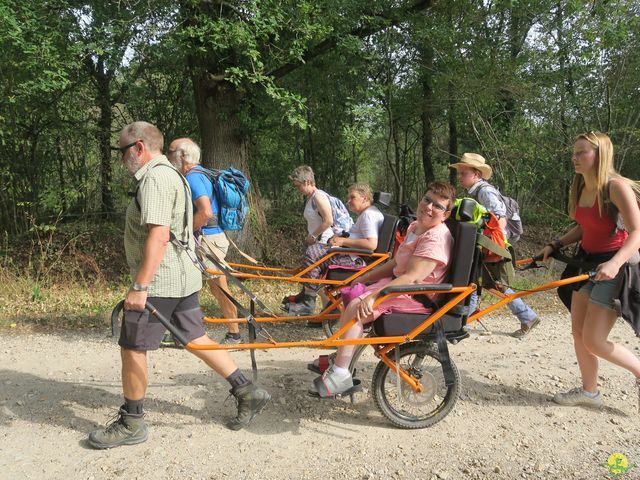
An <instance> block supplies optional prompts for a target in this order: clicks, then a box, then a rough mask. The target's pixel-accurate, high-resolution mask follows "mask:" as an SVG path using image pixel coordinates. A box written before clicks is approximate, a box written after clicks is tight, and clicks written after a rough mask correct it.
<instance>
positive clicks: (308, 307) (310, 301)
mask: <svg viewBox="0 0 640 480" xmlns="http://www.w3.org/2000/svg"><path fill="white" fill-rule="evenodd" d="M314 313H316V295H307V294H305V295H304V296H303V299H302V301H301V302H298V303H290V304H289V315H291V316H293V317H303V316H307V315H313V314H314Z"/></svg>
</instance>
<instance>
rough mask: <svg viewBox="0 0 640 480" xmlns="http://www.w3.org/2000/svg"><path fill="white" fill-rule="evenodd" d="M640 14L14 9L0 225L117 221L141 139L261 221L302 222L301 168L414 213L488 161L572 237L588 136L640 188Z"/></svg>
mask: <svg viewBox="0 0 640 480" xmlns="http://www.w3.org/2000/svg"><path fill="white" fill-rule="evenodd" d="M638 10H640V6H638V4H637V3H634V2H627V1H623V0H610V1H608V2H600V1H595V2H594V1H589V2H586V1H576V0H556V1H553V2H551V1H548V0H526V1H520V2H512V1H493V2H470V1H468V0H453V1H447V2H442V1H427V0H422V1H421V0H397V1H394V2H388V1H377V0H374V1H371V0H367V1H364V0H321V1H306V0H302V1H257V0H253V1H235V0H232V1H228V2H220V1H204V0H182V1H180V2H178V3H175V2H165V1H162V0H161V1H158V2H138V1H133V0H132V1H123V0H118V1H109V0H107V1H101V2H95V1H84V2H80V1H72V0H43V1H42V2H19V1H16V0H0V44H1V45H2V51H1V52H0V56H1V62H0V68H1V69H2V72H1V73H2V74H1V75H0V88H1V91H2V94H3V95H2V97H1V98H0V102H1V108H0V178H1V179H2V184H3V185H4V186H5V188H3V189H2V190H0V224H1V226H2V229H3V230H4V231H6V232H8V233H20V232H23V231H25V230H27V229H28V228H29V225H30V222H31V221H36V222H41V221H46V219H47V218H50V217H51V216H57V215H59V214H60V213H61V214H62V215H63V216H67V217H73V216H75V215H83V216H87V215H113V214H114V213H116V212H118V211H121V210H122V207H123V204H124V202H125V201H126V191H127V190H128V188H129V183H128V182H129V181H130V180H129V177H128V175H126V173H125V172H124V170H123V169H121V167H120V165H119V164H118V162H117V159H116V157H115V155H113V153H112V151H111V150H110V146H112V145H114V144H115V142H116V138H117V133H118V131H119V129H120V128H122V126H124V125H125V124H127V123H129V122H130V121H132V120H147V121H150V122H152V123H155V124H156V125H158V126H159V127H160V129H161V130H162V131H163V132H164V133H165V135H166V138H167V141H169V140H170V139H171V138H174V137H176V136H185V135H187V136H191V137H193V138H194V139H195V140H196V141H198V142H199V143H201V145H202V146H203V150H204V153H205V163H207V164H208V165H211V166H216V167H226V166H229V165H233V166H236V167H240V168H242V169H243V170H246V171H247V172H248V173H249V174H250V176H251V178H252V181H253V185H254V186H255V189H254V195H255V197H256V198H255V199H254V205H255V206H256V208H257V209H258V210H260V211H278V210H279V211H282V212H289V211H290V208H291V206H292V205H294V204H296V203H297V202H298V200H297V197H296V195H295V194H294V192H293V190H292V189H291V188H290V187H289V186H288V185H287V181H286V178H287V177H286V175H287V173H288V172H289V171H290V170H292V169H293V168H294V167H295V166H297V165H300V164H303V163H304V164H309V165H311V166H312V167H313V168H314V170H315V171H316V175H317V179H318V183H319V184H320V185H321V186H322V187H323V188H325V189H327V190H329V191H331V192H332V193H333V194H334V195H337V196H344V194H345V193H346V187H347V186H348V185H349V184H350V183H352V182H354V181H365V182H369V183H370V184H371V185H372V186H373V187H374V188H375V189H382V190H387V191H390V192H392V193H393V195H394V198H395V199H396V200H397V201H398V202H409V203H411V202H412V201H415V200H416V199H417V198H419V196H420V195H421V194H422V193H423V191H424V189H425V186H426V182H428V181H430V180H433V179H448V178H451V177H450V169H449V168H448V165H449V164H450V163H451V162H452V161H455V159H456V158H458V157H459V156H460V155H461V154H462V153H464V152H465V151H475V152H478V153H481V154H483V155H484V156H485V157H486V158H487V160H488V161H489V163H490V164H491V165H492V166H493V167H494V171H495V172H496V177H495V178H496V183H497V184H498V185H499V186H500V187H501V188H502V189H503V191H505V192H507V193H508V194H509V195H511V196H514V197H516V198H517V199H518V200H519V201H520V204H521V206H522V207H523V211H524V214H525V218H529V219H534V217H535V216H536V215H540V216H545V217H547V216H549V215H551V216H555V217H557V218H562V216H563V215H564V211H565V210H566V208H565V207H566V196H567V191H568V185H569V182H570V180H571V178H572V175H573V173H572V168H571V162H570V148H571V143H572V139H573V138H574V137H575V135H576V134H578V133H580V132H583V131H589V130H600V131H604V132H607V133H608V134H609V135H610V136H611V137H612V139H613V141H614V145H615V146H616V165H617V167H618V168H619V169H621V171H622V173H623V174H625V175H627V176H630V177H632V178H638V177H639V176H640V175H639V174H640V163H639V162H638V161H637V160H636V157H637V156H638V153H639V150H640V126H639V121H640V113H638V110H637V108H636V107H635V105H637V103H638V100H640V99H639V98H638V97H639V96H640V91H639V90H638V88H637V80H636V79H637V78H638V76H639V73H640V48H638V47H640V45H639V43H640V26H639V25H640V15H639V13H640V12H639V11H638ZM258 223H259V222H258ZM259 228H266V227H265V226H264V225H263V226H262V227H259Z"/></svg>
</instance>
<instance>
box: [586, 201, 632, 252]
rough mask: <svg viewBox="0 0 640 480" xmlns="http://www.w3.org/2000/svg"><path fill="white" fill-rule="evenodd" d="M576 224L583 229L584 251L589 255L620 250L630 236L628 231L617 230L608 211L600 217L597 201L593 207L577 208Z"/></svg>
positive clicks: (604, 211)
mask: <svg viewBox="0 0 640 480" xmlns="http://www.w3.org/2000/svg"><path fill="white" fill-rule="evenodd" d="M576 222H578V224H579V225H580V226H581V227H582V249H583V250H584V251H585V252H587V253H604V252H613V251H616V250H619V249H620V247H622V245H623V244H624V242H625V241H626V240H627V237H628V236H629V233H628V232H627V231H626V230H615V228H616V224H615V222H614V221H613V218H611V216H610V215H609V213H608V212H607V211H606V209H604V210H603V212H602V216H600V213H599V212H598V201H597V200H596V201H595V202H594V203H593V206H592V207H580V206H578V208H576ZM614 230H615V233H614V234H613V235H611V232H613V231H614Z"/></svg>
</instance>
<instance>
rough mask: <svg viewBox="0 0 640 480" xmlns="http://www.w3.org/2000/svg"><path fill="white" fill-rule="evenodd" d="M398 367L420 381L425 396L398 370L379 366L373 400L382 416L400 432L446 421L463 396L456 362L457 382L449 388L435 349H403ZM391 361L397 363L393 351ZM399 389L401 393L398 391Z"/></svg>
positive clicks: (425, 346)
mask: <svg viewBox="0 0 640 480" xmlns="http://www.w3.org/2000/svg"><path fill="white" fill-rule="evenodd" d="M399 348H400V350H399V354H398V357H399V358H398V363H399V364H400V367H401V368H403V369H404V370H406V371H407V372H409V373H410V374H411V375H412V376H413V377H415V378H416V379H417V380H419V381H420V383H421V384H422V386H423V387H424V392H422V393H416V392H414V391H413V389H412V388H411V387H410V386H409V385H408V384H407V383H406V382H405V381H404V380H402V379H401V378H398V375H396V372H395V370H390V369H389V367H388V366H387V365H386V364H385V363H384V362H382V361H381V362H379V363H378V365H377V366H376V369H375V371H374V372H373V380H372V386H371V389H372V392H373V400H374V401H375V403H376V406H377V407H378V409H380V411H381V412H382V414H383V415H384V416H385V417H387V418H388V419H389V421H391V423H393V424H394V425H396V426H398V427H401V428H409V429H412V428H425V427H430V426H431V425H434V424H435V423H437V422H439V421H440V420H442V419H443V418H444V417H446V416H447V415H448V414H449V412H450V411H451V410H452V409H453V407H454V405H455V404H456V401H457V400H458V395H459V393H460V374H459V373H458V368H457V367H456V366H455V364H454V363H453V361H452V362H451V367H452V369H453V374H454V381H453V384H452V385H449V386H447V385H446V384H445V381H444V374H443V372H442V363H441V362H440V354H439V353H438V352H437V350H435V349H434V347H433V346H432V345H429V344H427V343H424V342H412V343H405V344H402V345H400V347H399ZM388 356H389V358H391V359H393V360H394V361H395V359H396V353H395V350H392V351H391V352H389V354H388ZM398 388H399V389H398Z"/></svg>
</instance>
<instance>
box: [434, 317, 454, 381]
mask: <svg viewBox="0 0 640 480" xmlns="http://www.w3.org/2000/svg"><path fill="white" fill-rule="evenodd" d="M433 328H434V330H435V331H436V341H437V343H438V353H440V363H441V364H442V374H443V376H444V383H445V385H447V387H448V386H450V385H453V384H454V383H455V379H456V377H455V374H454V373H453V367H452V366H451V357H450V356H449V347H448V346H447V337H445V335H444V327H443V326H442V320H438V321H437V322H436V323H435V324H434V326H433Z"/></svg>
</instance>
